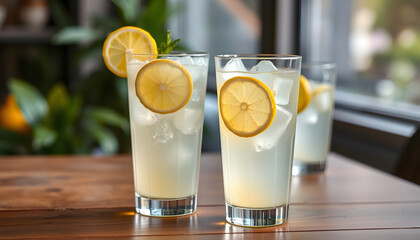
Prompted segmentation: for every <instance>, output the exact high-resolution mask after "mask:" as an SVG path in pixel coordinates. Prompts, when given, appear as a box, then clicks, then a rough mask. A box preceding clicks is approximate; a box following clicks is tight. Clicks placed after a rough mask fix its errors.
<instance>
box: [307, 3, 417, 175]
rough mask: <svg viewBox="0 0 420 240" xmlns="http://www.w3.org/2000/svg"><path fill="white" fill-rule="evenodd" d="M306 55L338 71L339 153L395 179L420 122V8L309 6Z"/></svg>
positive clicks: (334, 143)
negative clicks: (398, 166)
mask: <svg viewBox="0 0 420 240" xmlns="http://www.w3.org/2000/svg"><path fill="white" fill-rule="evenodd" d="M300 14H301V17H300V20H301V23H300V51H301V55H302V56H303V58H304V59H306V61H333V62H335V63H336V64H337V91H336V94H335V98H336V99H335V100H336V111H335V117H334V120H335V121H334V130H333V140H332V150H334V151H338V152H339V153H341V154H344V155H347V156H350V157H352V158H354V159H358V160H359V161H362V162H364V163H367V164H369V165H372V166H374V167H377V168H379V169H382V170H385V171H388V172H393V170H394V168H395V165H396V163H397V161H398V158H399V156H400V154H401V149H403V146H404V145H405V143H406V142H407V139H409V138H410V137H411V136H412V134H413V133H414V132H415V130H416V128H417V127H416V125H418V124H419V123H420V71H419V70H418V69H420V68H419V66H420V22H419V21H418V16H419V14H420V2H419V1H416V0H301V11H300Z"/></svg>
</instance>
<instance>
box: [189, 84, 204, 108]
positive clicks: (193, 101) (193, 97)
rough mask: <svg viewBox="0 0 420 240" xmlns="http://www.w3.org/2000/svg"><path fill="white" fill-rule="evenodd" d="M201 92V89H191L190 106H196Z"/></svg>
mask: <svg viewBox="0 0 420 240" xmlns="http://www.w3.org/2000/svg"><path fill="white" fill-rule="evenodd" d="M201 95H202V91H201V88H197V89H193V92H192V95H191V104H194V105H196V106H197V105H198V104H199V103H200V101H201V98H202V96H201Z"/></svg>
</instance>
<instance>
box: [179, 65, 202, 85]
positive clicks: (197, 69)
mask: <svg viewBox="0 0 420 240" xmlns="http://www.w3.org/2000/svg"><path fill="white" fill-rule="evenodd" d="M184 67H185V69H187V71H188V73H189V74H190V76H191V80H192V81H193V84H194V83H197V82H198V81H199V80H200V79H202V78H204V77H206V76H205V74H207V71H206V68H205V67H203V66H193V65H186V66H184Z"/></svg>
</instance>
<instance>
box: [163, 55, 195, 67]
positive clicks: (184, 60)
mask: <svg viewBox="0 0 420 240" xmlns="http://www.w3.org/2000/svg"><path fill="white" fill-rule="evenodd" d="M164 58H165V59H168V60H172V61H175V62H177V63H180V64H182V65H194V60H193V59H192V57H190V56H185V57H164Z"/></svg>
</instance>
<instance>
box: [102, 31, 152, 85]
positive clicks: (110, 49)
mask: <svg viewBox="0 0 420 240" xmlns="http://www.w3.org/2000/svg"><path fill="white" fill-rule="evenodd" d="M128 51H131V52H132V53H138V54H149V55H144V56H136V58H137V60H139V61H145V60H152V59H153V58H156V57H155V56H153V55H154V54H157V53H158V50H157V46H156V41H155V40H154V39H153V38H152V36H151V35H150V34H149V33H148V32H146V31H144V30H143V29H141V28H138V27H131V26H128V27H122V28H119V29H117V30H115V31H114V32H112V33H110V34H109V35H108V37H107V39H106V40H105V42H104V46H103V49H102V57H103V59H104V62H105V65H106V66H107V67H108V69H109V70H110V71H111V72H113V73H114V74H115V75H117V76H120V77H127V67H126V64H127V63H126V58H125V55H126V53H127V52H128Z"/></svg>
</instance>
